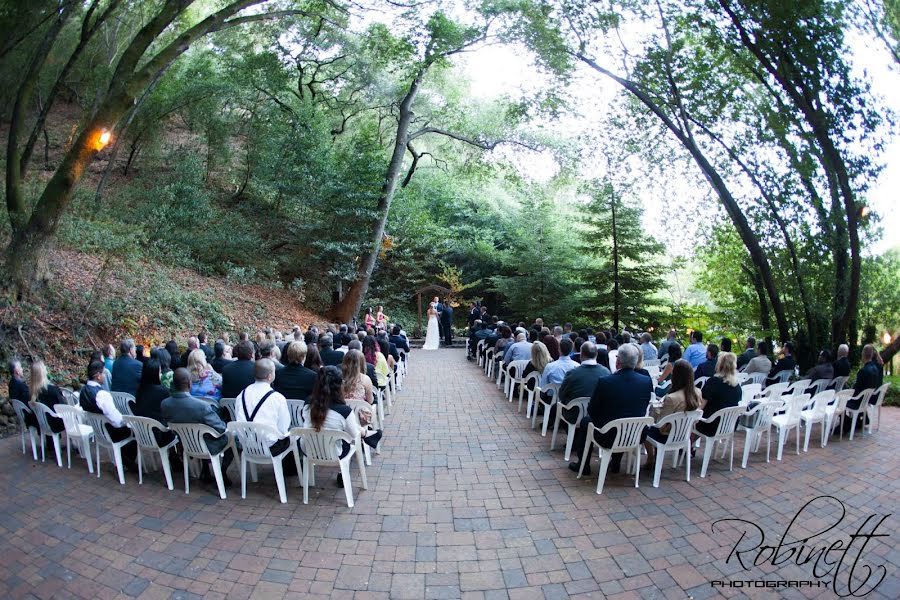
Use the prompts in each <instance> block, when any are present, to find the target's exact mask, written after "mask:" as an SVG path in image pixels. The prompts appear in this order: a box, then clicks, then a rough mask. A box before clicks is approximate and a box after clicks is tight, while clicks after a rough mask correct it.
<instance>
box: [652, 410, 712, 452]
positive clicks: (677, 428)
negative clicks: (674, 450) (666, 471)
mask: <svg viewBox="0 0 900 600" xmlns="http://www.w3.org/2000/svg"><path fill="white" fill-rule="evenodd" d="M702 416H703V411H702V410H700V409H699V408H698V409H697V410H690V411H686V412H677V413H672V414H671V415H666V417H665V418H663V419H660V421H659V423H657V426H659V427H662V426H663V425H670V426H671V427H672V428H671V429H670V430H669V436H668V437H667V438H666V445H667V446H669V445H673V446H674V445H677V444H683V443H684V442H685V441H686V440H687V439H688V436H690V435H691V431H692V430H693V429H694V423H696V422H697V420H698V419H700V418H701V417H702Z"/></svg>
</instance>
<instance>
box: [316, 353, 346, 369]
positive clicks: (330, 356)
mask: <svg viewBox="0 0 900 600" xmlns="http://www.w3.org/2000/svg"><path fill="white" fill-rule="evenodd" d="M319 356H321V357H322V364H323V365H325V366H326V367H329V366H331V367H339V366H341V363H342V362H344V353H343V352H338V351H337V350H321V351H320V352H319Z"/></svg>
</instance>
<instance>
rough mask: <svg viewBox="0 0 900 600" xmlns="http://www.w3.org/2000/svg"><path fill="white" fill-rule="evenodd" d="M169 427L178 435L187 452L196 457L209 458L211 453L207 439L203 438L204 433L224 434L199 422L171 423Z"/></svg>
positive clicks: (212, 434) (214, 435) (216, 435)
mask: <svg viewBox="0 0 900 600" xmlns="http://www.w3.org/2000/svg"><path fill="white" fill-rule="evenodd" d="M169 429H171V430H172V431H174V432H175V435H177V436H178V440H179V441H180V442H181V447H182V448H183V449H184V452H185V454H187V455H188V456H193V457H195V458H208V457H209V456H210V454H211V452H210V451H209V447H208V446H207V445H206V440H205V439H203V436H204V435H211V436H212V437H220V436H222V435H223V434H221V433H219V432H218V431H216V430H215V429H213V428H212V427H209V426H208V425H201V424H199V423H169Z"/></svg>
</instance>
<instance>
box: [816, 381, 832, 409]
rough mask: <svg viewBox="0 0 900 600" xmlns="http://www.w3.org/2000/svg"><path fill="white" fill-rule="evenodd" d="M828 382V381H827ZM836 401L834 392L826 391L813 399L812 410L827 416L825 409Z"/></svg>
mask: <svg viewBox="0 0 900 600" xmlns="http://www.w3.org/2000/svg"><path fill="white" fill-rule="evenodd" d="M825 381H827V380H825ZM833 400H834V390H825V391H824V392H819V393H818V394H816V395H815V396H813V399H812V410H813V411H814V412H817V413H821V414H825V407H826V406H828V405H829V404H831V402H832V401H833Z"/></svg>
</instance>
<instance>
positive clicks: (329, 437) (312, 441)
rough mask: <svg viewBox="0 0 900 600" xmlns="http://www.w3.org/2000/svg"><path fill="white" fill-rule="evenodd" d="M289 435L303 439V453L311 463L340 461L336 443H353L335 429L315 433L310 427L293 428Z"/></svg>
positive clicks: (345, 434)
mask: <svg viewBox="0 0 900 600" xmlns="http://www.w3.org/2000/svg"><path fill="white" fill-rule="evenodd" d="M291 435H292V436H296V437H300V438H302V439H303V453H304V454H305V455H306V456H307V457H308V458H309V459H310V460H313V461H317V462H334V463H337V462H338V461H339V460H340V454H339V453H338V450H337V448H338V447H340V444H339V443H338V442H341V441H345V442H347V443H348V444H352V443H353V442H354V440H353V438H352V437H350V435H349V434H347V433H345V432H343V431H338V430H337V429H321V430H319V431H316V430H315V429H313V428H311V427H295V428H294V429H292V430H291Z"/></svg>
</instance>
